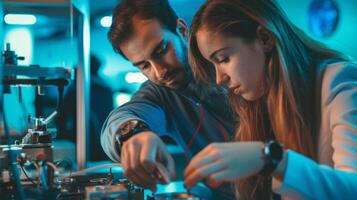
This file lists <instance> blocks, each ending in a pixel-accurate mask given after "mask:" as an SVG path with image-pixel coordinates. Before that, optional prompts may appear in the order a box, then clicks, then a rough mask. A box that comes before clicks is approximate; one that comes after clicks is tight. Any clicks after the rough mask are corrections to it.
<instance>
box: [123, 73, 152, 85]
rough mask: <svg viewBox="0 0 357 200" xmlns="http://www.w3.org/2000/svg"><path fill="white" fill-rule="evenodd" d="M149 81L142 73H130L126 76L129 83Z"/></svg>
mask: <svg viewBox="0 0 357 200" xmlns="http://www.w3.org/2000/svg"><path fill="white" fill-rule="evenodd" d="M146 80H148V79H147V78H146V77H145V76H144V75H143V74H142V73H141V72H129V73H127V74H126V75H125V81H126V82H127V83H143V82H145V81H146Z"/></svg>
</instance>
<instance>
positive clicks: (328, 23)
mask: <svg viewBox="0 0 357 200" xmlns="http://www.w3.org/2000/svg"><path fill="white" fill-rule="evenodd" d="M339 16H340V14H339V9H338V7H337V3H336V2H335V1H334V0H313V1H312V2H311V4H310V7H309V16H308V17H309V18H308V19H309V29H310V31H311V32H312V34H314V35H315V36H318V37H328V36H330V35H332V34H333V33H334V32H335V30H336V28H337V25H338V21H339Z"/></svg>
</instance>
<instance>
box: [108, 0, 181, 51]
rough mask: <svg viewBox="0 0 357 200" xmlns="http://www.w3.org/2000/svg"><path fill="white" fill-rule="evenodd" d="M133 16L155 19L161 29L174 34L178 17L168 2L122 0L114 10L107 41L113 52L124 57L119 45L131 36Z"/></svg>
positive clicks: (160, 0) (165, 0)
mask: <svg viewBox="0 0 357 200" xmlns="http://www.w3.org/2000/svg"><path fill="white" fill-rule="evenodd" d="M134 16H137V17H140V18H141V19H157V20H158V21H159V22H160V24H161V25H162V26H163V27H165V28H167V29H169V30H170V31H172V32H173V33H176V25H177V19H178V17H177V15H176V13H175V11H174V10H173V9H172V7H171V6H170V4H169V2H168V0H122V1H121V3H119V4H118V5H117V6H116V7H115V9H114V12H113V19H112V25H111V26H110V30H109V32H108V39H109V41H110V43H111V44H112V47H113V49H114V51H115V52H117V53H119V54H121V55H122V56H124V57H125V55H124V54H123V52H122V51H121V50H120V47H119V44H120V43H121V42H123V41H124V40H126V39H128V38H129V37H130V36H131V35H132V34H133V18H134Z"/></svg>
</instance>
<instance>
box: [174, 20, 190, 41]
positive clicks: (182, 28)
mask: <svg viewBox="0 0 357 200" xmlns="http://www.w3.org/2000/svg"><path fill="white" fill-rule="evenodd" d="M176 31H177V33H178V34H180V35H181V36H182V37H183V38H184V39H185V40H186V41H187V40H188V26H187V24H186V22H185V20H183V19H182V18H178V19H177V25H176Z"/></svg>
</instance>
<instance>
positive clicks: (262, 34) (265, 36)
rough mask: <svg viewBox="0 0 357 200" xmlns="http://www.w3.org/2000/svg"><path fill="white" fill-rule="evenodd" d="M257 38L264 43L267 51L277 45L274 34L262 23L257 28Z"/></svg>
mask: <svg viewBox="0 0 357 200" xmlns="http://www.w3.org/2000/svg"><path fill="white" fill-rule="evenodd" d="M257 39H258V40H259V42H260V43H261V44H262V46H263V49H264V51H265V52H270V51H271V50H272V48H273V47H274V45H275V38H274V37H273V34H272V33H270V32H269V31H268V30H267V29H265V28H264V27H262V26H260V25H259V26H258V28H257Z"/></svg>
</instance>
